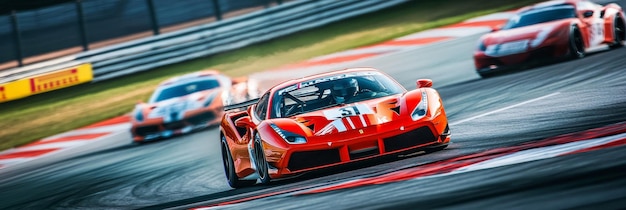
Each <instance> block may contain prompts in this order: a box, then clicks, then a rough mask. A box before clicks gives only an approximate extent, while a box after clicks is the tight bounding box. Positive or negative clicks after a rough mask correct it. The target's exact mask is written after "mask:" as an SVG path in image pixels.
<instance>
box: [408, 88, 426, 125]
mask: <svg viewBox="0 0 626 210" xmlns="http://www.w3.org/2000/svg"><path fill="white" fill-rule="evenodd" d="M427 110H428V94H426V92H425V91H422V99H421V100H420V102H419V104H417V106H416V107H415V109H414V110H413V112H412V113H411V119H413V121H416V120H419V119H421V118H422V117H424V116H426V111H427Z"/></svg>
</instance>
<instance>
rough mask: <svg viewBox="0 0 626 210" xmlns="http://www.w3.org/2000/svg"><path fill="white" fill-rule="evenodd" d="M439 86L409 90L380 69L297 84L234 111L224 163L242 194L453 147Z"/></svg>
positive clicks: (227, 120)
mask: <svg viewBox="0 0 626 210" xmlns="http://www.w3.org/2000/svg"><path fill="white" fill-rule="evenodd" d="M431 86H432V81H431V80H427V79H421V80H417V89H416V90H412V91H407V90H406V89H404V88H403V87H402V86H401V85H400V84H398V83H397V82H396V81H395V80H393V79H392V78H391V77H389V76H387V75H386V74H384V73H382V72H381V71H378V70H376V69H372V68H353V69H347V70H342V71H336V72H331V73H325V74H319V75H314V76H309V77H305V78H301V79H296V80H290V81H287V82H284V83H282V84H279V85H277V86H274V87H273V88H270V89H269V90H268V91H267V92H265V94H263V95H262V96H261V98H260V99H258V100H255V101H250V102H248V103H243V104H239V105H233V106H227V107H226V109H227V110H228V111H227V112H226V113H225V114H224V117H223V119H222V122H221V125H220V138H221V147H222V158H223V163H224V169H225V172H226V177H227V178H228V183H229V184H230V186H232V187H234V188H238V187H244V186H248V185H252V184H255V183H256V182H257V181H259V180H260V183H263V184H265V183H268V182H269V181H270V180H271V179H278V178H286V177H289V176H292V175H296V174H301V173H303V172H307V171H311V170H316V169H321V168H326V167H330V166H336V165H341V164H345V163H350V162H354V161H359V160H364V159H369V158H375V157H380V156H383V155H388V154H395V153H401V152H407V151H409V150H410V151H413V150H414V149H420V150H426V151H435V150H440V149H443V148H445V147H446V146H447V145H448V142H449V141H450V131H449V129H448V120H447V118H446V113H445V111H444V107H443V103H442V100H441V98H440V97H439V94H438V92H437V91H436V90H435V89H433V88H431Z"/></svg>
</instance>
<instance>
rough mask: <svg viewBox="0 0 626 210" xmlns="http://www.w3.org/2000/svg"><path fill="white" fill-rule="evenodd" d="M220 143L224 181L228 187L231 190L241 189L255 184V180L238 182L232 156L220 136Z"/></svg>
mask: <svg viewBox="0 0 626 210" xmlns="http://www.w3.org/2000/svg"><path fill="white" fill-rule="evenodd" d="M221 142H222V143H221V144H222V163H224V172H225V174H226V179H227V180H228V185H230V186H231V187H232V188H241V187H247V186H251V185H254V184H255V183H256V180H240V179H239V177H237V173H235V164H234V161H233V156H232V155H231V154H230V149H228V144H227V143H226V137H224V136H222V139H221Z"/></svg>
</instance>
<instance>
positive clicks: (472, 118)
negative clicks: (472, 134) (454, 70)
mask: <svg viewBox="0 0 626 210" xmlns="http://www.w3.org/2000/svg"><path fill="white" fill-rule="evenodd" d="M558 94H560V92H555V93H552V94H549V95H545V96H542V97H539V98H535V99H532V100H528V101H524V102H522V103H519V104H514V105H511V106H507V107H504V108H501V109H497V110H493V111H490V112H487V113H484V114H480V115H477V116H474V117H470V118H467V119H463V120H459V121H457V122H454V123H450V125H458V124H461V123H464V122H468V121H471V120H475V119H478V118H481V117H484V116H487V115H491V114H495V113H498V112H501V111H504V110H507V109H512V108H515V107H518V106H521V105H524V104H528V103H532V102H535V101H538V100H541V99H544V98H548V97H552V96H555V95H558Z"/></svg>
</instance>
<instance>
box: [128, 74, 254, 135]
mask: <svg viewBox="0 0 626 210" xmlns="http://www.w3.org/2000/svg"><path fill="white" fill-rule="evenodd" d="M246 83H247V81H237V80H233V79H231V78H229V77H227V76H225V75H223V74H220V73H219V72H217V71H213V70H205V71H200V72H195V73H190V74H186V75H182V76H178V77H174V78H171V79H168V80H166V81H163V82H162V83H161V84H160V85H159V86H158V87H157V88H156V90H155V91H154V92H153V94H152V96H151V97H150V100H149V101H148V103H144V102H140V103H138V104H137V105H136V106H135V110H134V111H133V112H132V116H133V117H132V120H131V129H130V131H131V135H132V138H133V141H134V142H137V143H142V142H145V141H150V140H155V139H161V138H167V137H171V136H173V135H179V134H184V133H188V132H191V131H193V130H197V129H201V128H205V127H208V126H210V125H217V124H219V123H220V121H221V117H222V114H223V108H224V105H225V104H231V103H234V102H232V101H233V100H234V101H235V102H237V101H239V102H241V101H244V100H247V98H246V97H247V94H248V93H247V87H246V86H247V84H246ZM242 87H243V88H242ZM242 98H243V99H242Z"/></svg>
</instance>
